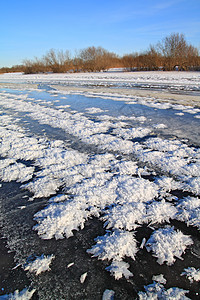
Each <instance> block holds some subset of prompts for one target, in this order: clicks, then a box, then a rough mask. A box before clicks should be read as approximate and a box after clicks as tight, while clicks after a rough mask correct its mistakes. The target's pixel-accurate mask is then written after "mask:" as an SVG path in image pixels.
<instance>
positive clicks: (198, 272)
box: [181, 267, 200, 282]
mask: <svg viewBox="0 0 200 300" xmlns="http://www.w3.org/2000/svg"><path fill="white" fill-rule="evenodd" d="M184 271H185V272H183V273H182V274H181V275H186V277H187V278H188V279H189V281H190V282H193V281H200V269H195V268H194V267H189V268H187V269H184Z"/></svg>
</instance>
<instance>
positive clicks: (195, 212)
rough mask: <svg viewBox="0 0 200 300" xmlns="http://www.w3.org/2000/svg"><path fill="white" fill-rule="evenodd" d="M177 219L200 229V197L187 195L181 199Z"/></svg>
mask: <svg viewBox="0 0 200 300" xmlns="http://www.w3.org/2000/svg"><path fill="white" fill-rule="evenodd" d="M177 209H178V213H177V219H178V220H180V221H183V222H185V223H186V224H187V226H195V227H197V228H198V229H199V230H200V199H199V198H195V197H186V198H184V199H181V200H179V202H178V204H177Z"/></svg>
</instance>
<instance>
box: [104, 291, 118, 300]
mask: <svg viewBox="0 0 200 300" xmlns="http://www.w3.org/2000/svg"><path fill="white" fill-rule="evenodd" d="M114 295H115V292H114V291H113V290H108V289H106V290H105V291H104V292H103V296H102V300H114Z"/></svg>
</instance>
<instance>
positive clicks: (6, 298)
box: [0, 288, 36, 300]
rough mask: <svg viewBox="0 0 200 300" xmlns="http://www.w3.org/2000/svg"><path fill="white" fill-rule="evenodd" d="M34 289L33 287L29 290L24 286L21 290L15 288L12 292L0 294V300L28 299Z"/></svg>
mask: <svg viewBox="0 0 200 300" xmlns="http://www.w3.org/2000/svg"><path fill="white" fill-rule="evenodd" d="M35 291H36V290H35V289H32V290H30V291H29V290H28V289H26V288H25V289H23V290H22V291H19V290H16V291H15V292H14V293H13V294H8V295H2V296H0V299H1V300H28V299H31V298H32V296H33V294H34V293H35Z"/></svg>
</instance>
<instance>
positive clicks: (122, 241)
mask: <svg viewBox="0 0 200 300" xmlns="http://www.w3.org/2000/svg"><path fill="white" fill-rule="evenodd" d="M95 241H96V245H94V246H93V247H92V248H91V249H89V250H87V252H88V253H90V254H92V256H93V257H98V259H101V260H105V259H108V260H113V262H112V263H111V265H110V266H109V267H108V268H106V269H107V270H108V271H110V272H111V274H112V275H114V276H115V278H116V279H119V278H121V277H122V275H124V276H125V277H126V278H129V277H130V276H132V274H131V272H130V271H129V270H128V267H129V265H128V264H127V263H125V262H123V261H122V260H123V258H124V257H125V256H127V257H131V258H132V259H135V255H136V253H137V250H138V249H137V247H136V240H135V238H134V234H133V233H132V232H127V231H120V230H115V231H114V232H113V233H109V232H108V233H106V234H105V235H104V236H99V237H97V238H96V239H95Z"/></svg>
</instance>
